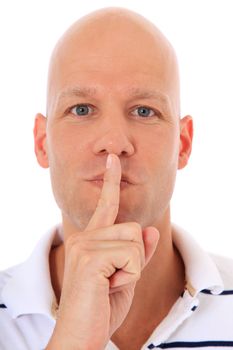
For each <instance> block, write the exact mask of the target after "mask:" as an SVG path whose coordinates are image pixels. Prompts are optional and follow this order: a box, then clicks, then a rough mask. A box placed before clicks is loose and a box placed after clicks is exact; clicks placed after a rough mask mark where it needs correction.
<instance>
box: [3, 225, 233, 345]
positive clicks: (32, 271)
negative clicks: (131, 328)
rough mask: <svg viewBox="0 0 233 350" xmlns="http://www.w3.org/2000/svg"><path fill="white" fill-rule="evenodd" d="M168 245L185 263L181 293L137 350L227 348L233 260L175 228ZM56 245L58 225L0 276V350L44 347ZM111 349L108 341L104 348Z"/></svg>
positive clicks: (232, 328) (231, 332)
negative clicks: (204, 247)
mask: <svg viewBox="0 0 233 350" xmlns="http://www.w3.org/2000/svg"><path fill="white" fill-rule="evenodd" d="M173 241H174V244H175V246H176V247H177V249H178V250H179V252H180V254H181V256H182V258H183V261H184V264H185V271H186V281H187V285H186V289H185V290H184V293H183V294H182V295H181V296H180V297H179V298H178V300H177V301H176V303H175V304H174V305H173V307H172V308H171V310H170V312H169V313H168V315H167V316H166V317H165V318H164V320H163V321H162V322H161V323H160V325H159V326H158V327H157V328H156V329H155V330H154V332H153V333H152V334H151V336H150V337H149V339H148V340H147V341H146V343H145V344H144V346H143V347H142V348H141V349H143V350H148V349H189V348H198V349H208V350H210V349H227V348H228V349H233V260H230V259H226V258H222V257H216V256H215V257H213V256H210V255H208V254H207V253H205V252H204V251H203V250H202V249H201V248H200V247H199V246H198V244H197V243H196V242H195V241H194V240H193V238H192V237H191V236H190V235H188V234H187V233H186V232H185V231H183V230H182V229H181V228H179V227H177V226H174V236H173ZM61 242H62V234H61V230H60V228H59V226H58V227H57V228H53V229H52V230H50V231H49V232H48V233H47V234H46V235H45V236H43V237H42V239H41V240H40V241H39V243H38V245H37V246H36V248H35V249H34V251H33V253H32V255H31V256H30V257H29V259H28V260H27V261H25V262H24V263H22V264H20V265H17V266H14V267H12V268H10V269H8V270H6V271H3V272H1V273H0V349H1V350H42V349H45V347H46V345H47V343H48V341H49V339H50V337H51V335H52V332H53V329H54V326H55V322H56V321H55V317H54V309H55V296H54V292H53V289H52V286H51V280H50V271H49V259H48V258H49V252H50V249H51V246H54V245H59V244H60V243H61ZM148 288H150V285H148ZM142 327H143V325H142ZM90 342H91V339H90ZM116 349H118V348H117V347H116V346H115V344H113V342H112V341H109V343H108V344H107V347H106V350H116ZM54 350H56V349H54ZM83 350H85V349H83ZM97 350H98V349H97ZM129 350H130V348H129Z"/></svg>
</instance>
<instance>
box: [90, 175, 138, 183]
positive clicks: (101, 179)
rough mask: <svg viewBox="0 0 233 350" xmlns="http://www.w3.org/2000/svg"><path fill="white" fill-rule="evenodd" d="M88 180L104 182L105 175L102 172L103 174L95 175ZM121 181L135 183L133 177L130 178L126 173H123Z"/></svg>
mask: <svg viewBox="0 0 233 350" xmlns="http://www.w3.org/2000/svg"><path fill="white" fill-rule="evenodd" d="M88 181H94V182H103V181H104V175H103V174H101V175H97V176H94V177H93V178H91V179H88ZM121 183H126V184H129V185H133V184H134V183H133V181H132V180H131V179H129V177H128V176H125V175H122V177H121Z"/></svg>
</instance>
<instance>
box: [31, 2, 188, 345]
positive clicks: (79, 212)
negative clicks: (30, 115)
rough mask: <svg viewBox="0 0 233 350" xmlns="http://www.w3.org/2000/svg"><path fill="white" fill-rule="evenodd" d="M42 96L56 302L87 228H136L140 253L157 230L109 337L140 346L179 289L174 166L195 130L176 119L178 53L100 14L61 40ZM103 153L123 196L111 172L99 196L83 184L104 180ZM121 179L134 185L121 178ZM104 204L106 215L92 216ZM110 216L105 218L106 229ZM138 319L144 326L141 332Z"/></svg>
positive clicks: (39, 126)
mask: <svg viewBox="0 0 233 350" xmlns="http://www.w3.org/2000/svg"><path fill="white" fill-rule="evenodd" d="M106 28H107V30H106ZM87 89H89V90H88V91H87ZM47 91H48V95H47V116H46V117H45V116H43V115H41V114H37V116H36V119H35V127H34V137H35V152H36V156H37V159H38V162H39V164H40V165H41V166H42V167H44V168H47V167H49V168H50V174H51V182H52V188H53V192H54V196H55V199H56V201H57V204H58V206H59V208H60V209H61V214H62V225H63V231H64V244H63V245H61V246H59V247H58V248H56V249H53V250H52V251H51V254H50V271H51V280H52V284H53V287H54V291H55V294H56V297H57V300H58V301H60V298H61V295H62V289H65V288H63V287H64V279H65V277H66V276H67V274H68V273H66V272H64V271H66V270H65V261H66V260H67V256H68V253H67V251H66V249H65V247H66V242H68V241H69V239H70V237H73V236H78V235H79V234H80V237H81V236H82V235H81V233H82V234H85V232H86V231H88V230H87V228H88V227H91V228H92V229H93V227H94V229H95V230H97V229H101V227H106V226H109V225H110V226H111V227H114V229H116V227H118V225H122V224H123V225H128V223H132V222H133V223H137V225H138V224H139V225H140V226H139V227H140V228H141V235H142V237H143V241H142V242H141V243H143V242H144V243H143V244H144V248H145V252H146V247H147V244H146V236H147V235H148V237H149V236H150V235H151V236H153V235H156V237H157V233H156V232H157V230H158V231H159V233H160V240H159V243H158V245H157V249H156V252H154V250H155V239H154V242H152V241H153V238H151V240H152V241H151V243H150V244H149V245H148V247H149V248H148V251H150V252H152V251H153V252H154V253H153V254H152V255H150V254H149V255H148V258H146V261H147V263H146V266H145V264H144V265H143V271H142V274H141V276H140V278H139V279H138V280H137V283H135V285H136V287H135V285H134V288H133V293H134V296H133V297H132V298H133V299H132V304H131V305H130V309H129V312H127V316H126V315H125V317H124V319H123V320H121V324H119V325H118V327H117V328H116V329H115V330H114V332H113V333H112V334H111V338H112V340H113V341H114V342H115V343H116V345H117V346H119V347H120V348H121V349H123V350H124V349H127V347H128V346H129V343H130V349H131V350H134V349H138V348H140V346H142V344H143V343H144V342H145V341H146V339H147V338H148V336H149V335H150V334H151V332H152V330H153V329H154V328H155V327H156V326H157V325H158V324H159V323H160V322H161V320H162V319H163V318H164V316H165V315H166V314H167V313H168V311H169V310H170V308H171V306H172V305H173V303H174V302H175V301H176V299H177V298H178V296H179V295H180V293H181V292H182V290H183V289H184V279H185V276H184V275H185V272H184V266H183V262H182V259H181V258H180V256H179V253H178V252H177V251H176V249H175V247H174V246H173V243H172V229H171V222H170V199H171V197H172V193H173V190H174V184H175V178H176V173H177V170H178V169H182V168H184V167H185V166H186V164H187V162H188V159H189V156H190V154H191V146H192V136H193V125H192V118H191V117H190V116H186V117H184V118H182V119H181V117H180V101H179V73H178V66H177V60H176V56H175V53H174V50H173V48H172V46H171V45H170V43H169V42H168V41H167V39H166V38H165V37H164V36H163V34H162V33H161V32H160V31H159V30H158V29H157V28H156V27H155V26H154V25H153V24H152V23H150V22H149V21H147V20H146V19H144V18H143V17H141V16H139V15H138V14H135V13H133V12H131V11H128V10H125V9H119V8H118V9H115V8H110V9H104V10H100V11H97V12H94V13H92V14H90V15H88V16H86V17H84V18H82V19H81V20H79V21H78V22H76V23H74V24H73V26H71V27H70V28H69V29H68V31H67V32H65V34H64V35H63V36H62V37H61V39H60V40H59V42H58V43H57V45H56V47H55V49H54V51H53V54H52V57H51V63H50V68H49V76H48V90H47ZM87 92H88V94H87ZM77 104H82V105H85V107H86V106H89V107H90V108H89V109H88V115H85V116H80V115H77V109H75V108H74V106H75V105H77ZM140 106H146V107H147V108H149V109H147V110H146V112H149V115H150V116H149V117H147V116H141V115H139V109H138V107H140ZM108 154H113V155H114V156H113V158H114V157H115V158H116V159H115V160H114V161H115V162H116V163H114V162H113V164H115V165H114V166H115V171H117V172H118V173H119V174H120V175H119V179H118V180H119V181H118V182H119V183H118V190H119V191H118V194H116V192H114V190H113V189H114V184H116V179H114V174H113V173H112V175H111V176H112V177H111V176H110V180H108V181H109V183H110V188H109V190H108V195H107V196H105V197H103V192H101V191H103V189H102V186H103V183H104V181H97V182H96V183H95V184H94V183H93V181H89V180H90V179H92V178H93V177H95V176H96V175H99V174H102V175H101V177H102V179H103V177H104V174H106V170H105V163H106V159H107V156H108ZM117 162H118V163H117ZM116 164H118V165H116ZM121 176H127V177H128V181H130V184H125V183H124V182H120V178H121ZM114 181H115V182H114ZM106 186H107V185H106ZM110 193H115V194H113V196H112V195H111V194H110ZM100 201H101V205H100V204H98V203H100ZM103 202H105V203H104V204H103ZM106 203H107V204H106ZM116 203H118V205H117V211H116V212H114V213H115V214H114V215H113V214H112V213H111V205H113V206H114V208H115V204H116ZM108 204H109V205H108ZM102 205H104V210H101V212H100V211H99V212H98V206H100V207H101V208H102ZM96 208H97V209H96ZM96 211H97V212H98V213H97V214H96ZM106 216H107V217H109V218H111V220H110V221H109V222H108V225H106V224H104V222H105V217H106ZM96 218H97V219H96ZM95 220H96V222H94V221H95ZM110 226H109V230H110ZM152 228H154V230H153V229H152ZM155 229H156V230H155ZM136 231H137V230H136ZM98 232H99V231H98ZM103 232H105V231H103ZM86 237H87V235H86ZM96 237H98V235H97V236H96ZM101 239H102V238H101ZM156 242H157V239H156ZM95 244H97V243H95ZM115 244H117V243H116V242H115ZM144 254H146V253H144ZM146 256H147V254H146ZM144 258H145V255H144ZM144 267H145V268H144ZM155 271H156V273H155ZM64 274H65V277H64ZM65 280H66V279H65ZM148 284H149V285H150V288H149V289H148ZM158 284H159V289H158ZM131 291H132V290H131ZM63 295H65V294H64V293H63ZM145 295H146V298H145ZM64 298H65V297H63V299H64ZM63 299H62V300H63ZM62 305H63V304H62ZM63 309H64V307H63ZM63 314H65V313H62V315H63ZM138 320H140V324H142V323H143V324H146V326H145V327H143V329H141V328H142V327H140V324H139V323H138V322H139V321H138ZM144 321H146V323H145V322H144ZM135 329H137V334H135ZM138 330H139V331H138ZM128 348H129V347H128Z"/></svg>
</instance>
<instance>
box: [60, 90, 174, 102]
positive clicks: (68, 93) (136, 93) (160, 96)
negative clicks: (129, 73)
mask: <svg viewBox="0 0 233 350" xmlns="http://www.w3.org/2000/svg"><path fill="white" fill-rule="evenodd" d="M97 92H98V89H97V88H95V87H84V86H82V87H81V86H75V87H68V88H67V89H66V90H63V91H61V93H60V94H59V95H58V99H57V100H58V101H60V100H62V99H63V98H66V97H72V96H75V97H93V96H94V95H96V94H97ZM126 92H128V93H129V96H130V98H142V99H146V98H155V99H156V100H160V101H161V102H163V103H168V104H169V98H168V96H167V95H166V94H164V93H162V92H160V91H158V90H154V89H146V88H145V89H144V88H135V87H132V88H130V89H128V90H126Z"/></svg>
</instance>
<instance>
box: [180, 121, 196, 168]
mask: <svg viewBox="0 0 233 350" xmlns="http://www.w3.org/2000/svg"><path fill="white" fill-rule="evenodd" d="M192 140H193V120H192V117H191V116H189V115H188V116H186V117H184V118H183V119H181V120H180V149H179V161H178V169H183V168H184V167H185V166H186V165H187V163H188V160H189V157H190V154H191V151H192Z"/></svg>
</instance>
